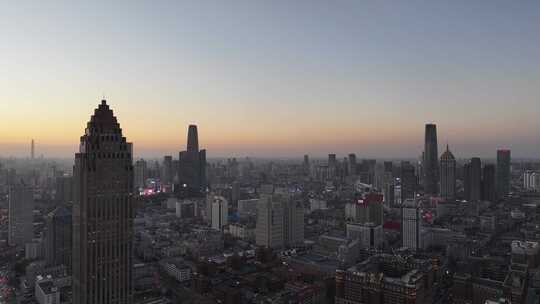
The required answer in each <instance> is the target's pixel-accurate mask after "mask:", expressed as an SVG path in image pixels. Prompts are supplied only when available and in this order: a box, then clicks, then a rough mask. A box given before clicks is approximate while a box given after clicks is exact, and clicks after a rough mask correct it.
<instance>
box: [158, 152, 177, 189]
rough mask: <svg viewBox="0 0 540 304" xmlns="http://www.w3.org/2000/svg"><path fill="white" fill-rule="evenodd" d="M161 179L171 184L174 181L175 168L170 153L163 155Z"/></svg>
mask: <svg viewBox="0 0 540 304" xmlns="http://www.w3.org/2000/svg"><path fill="white" fill-rule="evenodd" d="M161 168H162V171H163V172H161V181H162V182H163V183H164V184H170V183H172V181H173V177H174V169H173V158H172V156H170V155H167V156H165V157H163V166H162V167H161Z"/></svg>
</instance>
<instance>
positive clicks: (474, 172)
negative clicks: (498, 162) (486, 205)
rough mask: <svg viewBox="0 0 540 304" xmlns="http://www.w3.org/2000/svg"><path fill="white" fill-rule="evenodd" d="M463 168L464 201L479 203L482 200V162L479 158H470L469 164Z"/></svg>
mask: <svg viewBox="0 0 540 304" xmlns="http://www.w3.org/2000/svg"><path fill="white" fill-rule="evenodd" d="M464 168H465V172H464V175H465V177H466V178H465V180H464V184H465V185H464V186H465V199H466V200H468V201H472V202H475V201H479V200H481V199H482V162H481V160H480V158H478V157H473V158H471V161H470V163H469V164H468V165H467V166H465V167H464Z"/></svg>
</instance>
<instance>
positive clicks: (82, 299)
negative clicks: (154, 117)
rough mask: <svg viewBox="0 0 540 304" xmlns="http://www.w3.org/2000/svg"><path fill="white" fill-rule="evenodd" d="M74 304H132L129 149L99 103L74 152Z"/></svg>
mask: <svg viewBox="0 0 540 304" xmlns="http://www.w3.org/2000/svg"><path fill="white" fill-rule="evenodd" d="M73 176H74V193H75V196H74V204H73V261H72V262H73V303H75V304H83V303H84V304H90V303H92V304H99V303H111V304H112V303H115V304H128V303H133V292H132V290H133V288H132V269H131V267H132V234H133V206H132V196H131V191H132V189H133V164H132V145H131V144H130V143H128V142H126V138H125V137H123V136H122V129H121V128H120V125H119V124H118V122H117V120H116V117H115V116H114V115H113V111H112V110H111V109H110V108H109V106H108V105H107V103H106V101H105V100H103V101H102V102H101V104H100V105H99V107H98V108H97V109H96V110H95V112H94V115H92V117H91V118H90V121H89V122H88V124H87V126H86V129H85V132H84V135H83V136H81V141H80V146H79V152H78V153H77V154H75V166H74V170H73Z"/></svg>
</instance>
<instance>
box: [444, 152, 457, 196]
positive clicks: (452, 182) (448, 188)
mask: <svg viewBox="0 0 540 304" xmlns="http://www.w3.org/2000/svg"><path fill="white" fill-rule="evenodd" d="M441 197H442V198H444V199H446V200H453V199H455V198H456V159H455V157H454V154H452V152H450V149H449V148H448V145H446V151H445V152H444V153H443V154H442V155H441Z"/></svg>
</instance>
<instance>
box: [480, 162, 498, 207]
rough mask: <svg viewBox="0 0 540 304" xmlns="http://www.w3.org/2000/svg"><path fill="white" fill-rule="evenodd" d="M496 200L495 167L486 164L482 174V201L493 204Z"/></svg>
mask: <svg viewBox="0 0 540 304" xmlns="http://www.w3.org/2000/svg"><path fill="white" fill-rule="evenodd" d="M496 199H497V191H496V188H495V165H493V164H487V165H485V166H484V170H483V173H482V200H485V201H489V202H494V201H495V200H496Z"/></svg>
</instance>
